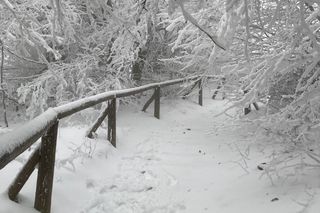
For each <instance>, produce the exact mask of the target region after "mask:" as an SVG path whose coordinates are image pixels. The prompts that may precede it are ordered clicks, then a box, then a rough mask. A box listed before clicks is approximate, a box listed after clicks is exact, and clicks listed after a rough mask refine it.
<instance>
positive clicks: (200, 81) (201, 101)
mask: <svg viewBox="0 0 320 213" xmlns="http://www.w3.org/2000/svg"><path fill="white" fill-rule="evenodd" d="M198 84H199V105H200V106H203V88H202V79H200V80H199V83H198Z"/></svg>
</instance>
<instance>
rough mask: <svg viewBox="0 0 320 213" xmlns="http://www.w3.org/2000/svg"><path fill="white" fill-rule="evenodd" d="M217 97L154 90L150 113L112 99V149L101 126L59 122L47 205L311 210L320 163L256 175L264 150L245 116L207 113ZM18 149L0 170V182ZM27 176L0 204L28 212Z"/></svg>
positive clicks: (143, 211) (101, 212)
mask: <svg viewBox="0 0 320 213" xmlns="http://www.w3.org/2000/svg"><path fill="white" fill-rule="evenodd" d="M151 107H152V106H151ZM225 107H226V102H225V101H219V100H211V99H209V98H207V99H205V104H204V106H203V107H200V106H198V105H197V104H195V103H194V102H193V101H190V100H162V105H161V119H160V120H157V119H155V118H154V117H153V116H152V115H151V114H152V113H150V112H149V113H142V112H140V111H138V110H132V109H130V110H129V109H120V111H119V112H118V121H117V126H118V137H117V149H114V148H113V147H112V146H111V145H110V144H109V143H107V142H106V131H105V130H104V129H100V130H99V131H98V137H97V139H94V140H91V139H86V138H84V133H85V130H86V128H87V127H86V126H77V127H63V128H61V129H60V130H59V138H58V147H57V162H56V171H55V182H54V191H53V201H52V212H53V213H65V212H74V213H77V212H79V213H105V212H109V213H178V212H183V213H202V212H204V213H205V212H210V213H214V212H219V213H241V212H246V213H248V212H252V213H254V212H259V213H270V212H273V213H293V212H297V213H298V212H308V213H318V210H319V207H320V205H319V204H320V197H319V196H318V193H319V192H320V190H319V186H320V183H319V180H320V178H319V177H320V173H317V174H314V173H312V174H310V175H306V176H303V177H301V178H299V179H295V180H292V179H290V178H289V179H279V181H275V184H276V185H275V186H272V184H271V182H270V180H269V179H268V178H267V177H265V176H264V177H262V178H260V176H261V174H262V171H260V170H258V169H257V165H258V164H260V163H262V162H264V161H265V160H266V159H267V157H266V156H267V154H268V152H269V151H270V152H271V150H266V149H263V147H264V146H261V144H260V145H259V143H257V141H256V137H255V135H254V132H253V131H252V130H251V129H250V128H249V127H248V126H246V125H242V124H241V123H237V122H233V121H232V119H231V118H229V117H228V116H226V115H223V116H220V117H215V116H214V115H216V114H218V113H219V112H221V111H222V110H223V108H225ZM150 109H152V108H150ZM149 111H150V110H149ZM29 152H30V151H29ZM27 154H28V153H25V154H24V156H22V157H19V158H18V159H17V160H16V161H15V162H13V163H11V164H10V165H9V166H8V167H6V168H5V169H4V170H2V171H0V180H1V183H0V192H5V190H6V187H7V186H8V185H9V183H10V181H11V179H12V177H13V176H14V175H16V174H17V171H18V170H19V169H20V168H21V166H22V164H21V162H23V161H25V159H26V155H27ZM35 180H36V175H35V174H33V175H32V177H31V180H29V182H28V183H27V185H26V186H25V188H24V189H23V191H22V195H21V197H20V202H21V203H22V205H15V204H13V203H12V202H11V201H8V200H7V199H6V197H5V194H3V195H2V196H1V197H0V204H1V205H0V212H3V213H9V212H15V213H20V212H21V213H22V212H23V213H26V212H27V213H29V212H30V213H34V212H35V211H33V210H32V209H31V207H32V205H33V197H34V190H35ZM276 198H277V199H276ZM9 209H11V210H10V211H9ZM22 209H23V210H22Z"/></svg>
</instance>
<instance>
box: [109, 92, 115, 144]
mask: <svg viewBox="0 0 320 213" xmlns="http://www.w3.org/2000/svg"><path fill="white" fill-rule="evenodd" d="M108 108H109V110H110V111H109V115H108V141H110V143H111V144H112V145H113V146H114V147H116V146H117V141H116V137H117V126H116V125H117V123H116V121H117V117H116V116H117V99H116V98H113V99H112V100H111V101H109V103H108Z"/></svg>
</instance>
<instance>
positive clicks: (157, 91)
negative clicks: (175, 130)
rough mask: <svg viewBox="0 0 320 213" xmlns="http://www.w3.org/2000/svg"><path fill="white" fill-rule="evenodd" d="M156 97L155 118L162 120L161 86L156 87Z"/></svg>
mask: <svg viewBox="0 0 320 213" xmlns="http://www.w3.org/2000/svg"><path fill="white" fill-rule="evenodd" d="M154 95H155V99H154V113H153V115H154V117H156V118H158V119H160V95H161V94H160V86H159V87H156V88H155V90H154Z"/></svg>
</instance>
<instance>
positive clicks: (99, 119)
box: [86, 107, 109, 138]
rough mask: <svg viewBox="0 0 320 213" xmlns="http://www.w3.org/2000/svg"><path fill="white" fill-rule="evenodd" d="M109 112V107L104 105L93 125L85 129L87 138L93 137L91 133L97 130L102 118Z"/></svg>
mask: <svg viewBox="0 0 320 213" xmlns="http://www.w3.org/2000/svg"><path fill="white" fill-rule="evenodd" d="M108 114H109V107H106V108H105V109H104V110H103V111H102V112H101V113H100V115H99V117H98V118H97V120H96V121H95V122H94V123H93V125H92V126H91V127H90V129H89V130H88V131H87V133H86V136H87V137H88V138H93V133H94V132H96V131H97V129H98V128H99V126H100V125H101V124H102V122H103V120H104V119H105V118H106V117H107V116H108Z"/></svg>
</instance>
